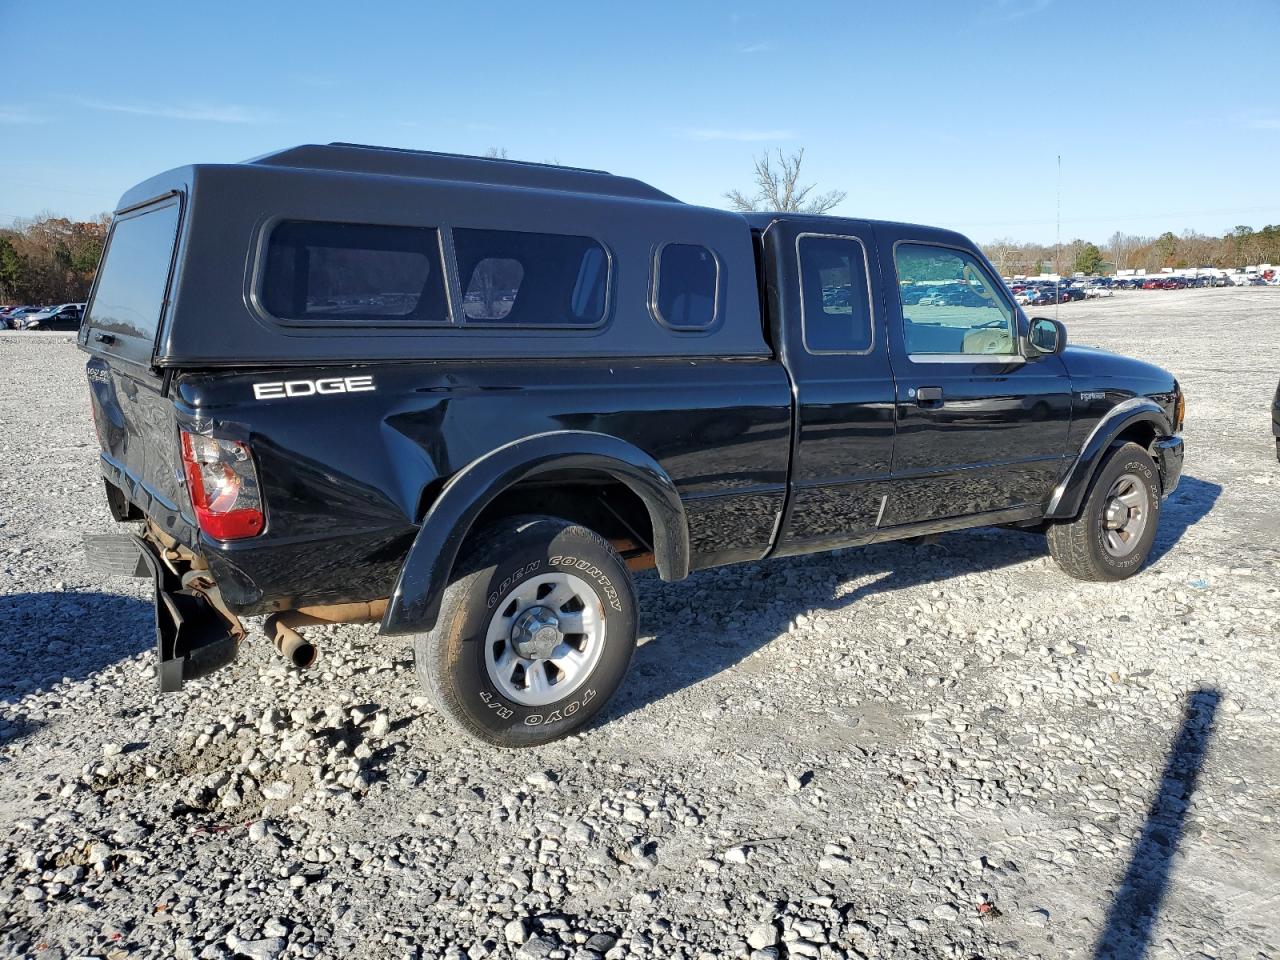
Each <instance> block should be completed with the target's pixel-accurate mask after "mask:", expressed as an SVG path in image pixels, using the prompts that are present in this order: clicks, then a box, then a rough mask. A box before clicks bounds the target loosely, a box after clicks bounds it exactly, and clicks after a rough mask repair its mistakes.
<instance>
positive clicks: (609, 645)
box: [414, 516, 636, 747]
mask: <svg viewBox="0 0 1280 960" xmlns="http://www.w3.org/2000/svg"><path fill="white" fill-rule="evenodd" d="M457 572H458V576H457V578H456V579H455V580H454V581H453V582H452V583H451V584H450V585H449V587H448V589H447V590H446V591H445V594H444V598H443V600H442V602H441V606H440V615H439V617H438V619H437V621H436V627H435V629H434V630H432V631H431V632H430V633H426V634H419V635H418V637H417V638H416V639H415V641H414V660H415V664H416V668H417V672H418V677H419V679H420V680H421V681H422V684H423V686H425V687H426V688H427V691H428V693H429V695H430V696H431V698H432V700H433V701H434V702H435V704H436V706H437V707H438V708H439V710H440V711H441V712H442V713H443V714H445V716H447V717H448V718H449V719H450V720H452V721H453V722H454V723H456V724H457V725H458V726H460V727H461V728H462V729H463V730H465V731H466V732H467V733H469V734H471V735H472V736H474V737H477V738H478V739H480V740H484V741H485V742H487V743H491V744H494V745H496V746H501V747H529V746H536V745H538V744H543V743H548V742H550V741H552V740H557V739H559V738H560V737H564V736H566V735H568V734H570V733H572V732H573V731H574V730H576V729H578V728H579V727H581V726H583V725H584V724H586V723H587V722H588V721H589V720H591V718H592V717H594V716H595V715H596V714H597V713H598V712H599V711H600V708H601V707H603V706H604V704H605V702H606V701H607V700H608V699H609V697H610V696H612V695H613V692H614V691H615V690H616V689H617V688H618V686H619V684H620V683H621V682H622V678H623V676H624V675H625V674H626V672H627V667H628V666H629V665H630V663H631V655H632V653H633V651H634V650H635V643H636V599H635V592H634V590H633V589H632V585H631V574H630V572H629V571H628V570H627V566H626V563H625V562H624V561H623V560H622V558H621V557H620V556H618V554H617V551H615V550H614V549H613V547H611V546H610V545H609V543H608V541H606V540H605V539H604V538H603V537H601V536H600V535H599V534H597V533H595V532H594V531H592V530H589V529H587V528H586V527H582V526H579V525H577V524H574V523H571V522H569V521H567V520H562V519H560V518H558V517H546V516H522V517H510V518H506V519H504V520H500V521H497V522H495V523H493V524H491V525H489V526H488V527H486V528H485V529H483V530H482V531H480V532H479V533H478V534H477V535H476V536H475V537H473V538H472V539H471V540H470V542H469V544H468V546H466V547H464V549H463V553H462V555H461V557H460V559H459V563H458V567H457Z"/></svg>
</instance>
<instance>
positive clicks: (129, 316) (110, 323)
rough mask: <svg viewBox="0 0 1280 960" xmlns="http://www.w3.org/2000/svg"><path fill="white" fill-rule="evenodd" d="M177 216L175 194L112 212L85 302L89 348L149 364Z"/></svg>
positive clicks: (170, 266) (165, 291)
mask: <svg viewBox="0 0 1280 960" xmlns="http://www.w3.org/2000/svg"><path fill="white" fill-rule="evenodd" d="M181 216H182V203H181V198H180V197H179V196H177V195H174V196H171V197H168V198H166V199H164V200H161V201H159V202H157V203H153V204H149V205H147V206H145V207H140V208H138V209H135V210H130V211H128V212H126V213H123V214H120V215H119V216H117V217H116V219H115V222H114V223H112V225H111V234H110V236H109V237H108V238H107V250H106V255H105V256H104V257H103V260H102V269H101V272H100V275H99V277H98V283H97V286H96V288H95V289H94V292H93V298H92V299H91V300H90V302H89V307H88V310H87V313H86V318H85V322H84V327H85V330H86V336H87V338H88V344H89V347H90V348H91V349H93V350H96V351H101V352H103V353H109V354H111V355H113V356H117V357H119V358H121V359H123V360H128V361H131V362H133V363H137V364H142V365H144V366H147V365H150V363H151V355H152V352H153V351H154V349H155V343H156V333H157V331H158V330H159V328H160V319H161V316H162V315H163V313H164V307H165V299H166V296H167V294H168V289H169V275H170V273H171V272H172V270H173V255H174V247H175V246H176V244H177V239H178V224H179V221H180V219H181Z"/></svg>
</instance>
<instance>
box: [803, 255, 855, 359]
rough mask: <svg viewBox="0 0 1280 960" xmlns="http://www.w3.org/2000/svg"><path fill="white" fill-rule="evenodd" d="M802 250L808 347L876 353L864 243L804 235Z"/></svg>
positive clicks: (815, 349)
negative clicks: (871, 351) (873, 340)
mask: <svg viewBox="0 0 1280 960" xmlns="http://www.w3.org/2000/svg"><path fill="white" fill-rule="evenodd" d="M798 249H799V251H800V295H801V296H802V297H803V298H804V345H805V349H807V350H810V351H815V352H817V351H826V350H834V351H839V352H844V353H864V352H866V351H868V350H870V349H871V346H872V339H873V337H872V326H871V305H870V303H869V302H868V297H867V256H866V252H865V251H864V250H863V248H862V244H860V243H859V242H858V241H856V240H847V239H844V238H840V237H801V238H800V242H799V246H798Z"/></svg>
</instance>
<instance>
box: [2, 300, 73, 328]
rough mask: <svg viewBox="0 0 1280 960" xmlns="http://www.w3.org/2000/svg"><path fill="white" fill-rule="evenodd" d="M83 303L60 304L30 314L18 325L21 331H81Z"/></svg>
mask: <svg viewBox="0 0 1280 960" xmlns="http://www.w3.org/2000/svg"><path fill="white" fill-rule="evenodd" d="M83 315H84V304H83V303H60V304H58V305H57V306H55V307H45V308H44V309H43V310H37V311H36V312H35V313H29V314H27V315H26V316H25V317H23V318H22V320H21V322H20V323H19V324H18V327H19V329H21V330H79V329H80V318H81V317H82V316H83Z"/></svg>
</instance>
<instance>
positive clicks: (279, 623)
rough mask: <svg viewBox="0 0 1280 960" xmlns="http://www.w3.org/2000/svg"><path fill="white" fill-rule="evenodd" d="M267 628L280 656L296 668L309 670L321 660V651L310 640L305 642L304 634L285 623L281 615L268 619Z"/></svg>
mask: <svg viewBox="0 0 1280 960" xmlns="http://www.w3.org/2000/svg"><path fill="white" fill-rule="evenodd" d="M266 628H267V635H268V636H270V637H271V642H272V643H273V644H275V648H276V649H277V650H278V651H280V655H281V656H282V657H284V658H285V659H286V660H288V661H289V662H290V663H291V664H293V666H294V667H296V668H297V669H299V670H307V669H309V668H311V667H314V666H315V663H316V661H317V660H318V659H319V658H320V651H319V650H318V649H316V645H315V644H314V643H311V642H310V641H309V640H304V639H303V638H302V634H300V633H298V631H297V630H294V629H293V628H292V627H290V626H289V625H288V624H286V623H284V622H283V618H282V617H281V615H280V614H276V615H275V616H271V617H268V618H267V623H266Z"/></svg>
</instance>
